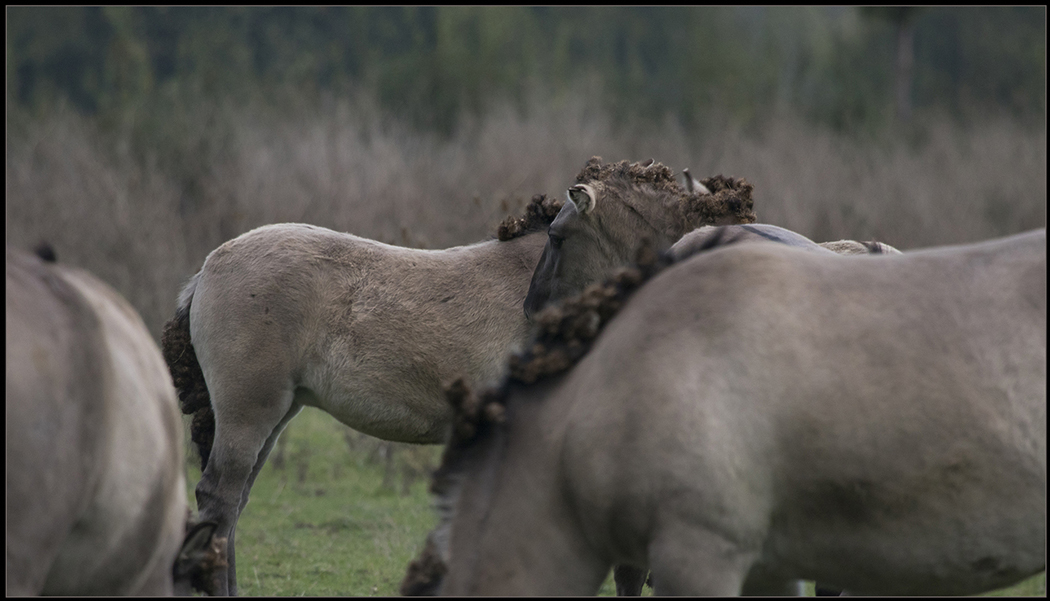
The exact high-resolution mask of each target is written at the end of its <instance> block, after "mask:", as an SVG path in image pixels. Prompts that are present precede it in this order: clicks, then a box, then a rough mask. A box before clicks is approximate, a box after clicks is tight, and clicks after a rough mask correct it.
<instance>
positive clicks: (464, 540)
mask: <svg viewBox="0 0 1050 601" xmlns="http://www.w3.org/2000/svg"><path fill="white" fill-rule="evenodd" d="M541 387H542V388H546V387H545V386H543V385H541ZM534 391H535V390H529V391H528V392H527V393H526V394H528V395H529V396H532V394H533V393H534ZM537 394H542V392H540V393H537ZM542 404H543V403H542V402H540V399H539V398H530V399H528V400H526V401H524V402H522V403H518V404H516V408H517V409H518V410H514V409H511V410H510V413H509V414H508V423H507V426H506V430H504V431H502V432H499V433H498V434H494V436H495V439H493V440H489V441H487V442H486V443H485V444H486V445H487V446H488V448H487V449H485V451H484V453H483V456H482V457H481V458H479V459H478V462H477V463H475V464H474V467H473V469H471V470H470V474H469V475H467V476H466V477H465V480H464V481H463V483H462V487H463V488H461V490H460V491H459V498H458V500H457V503H456V506H457V508H456V517H455V518H454V523H453V532H452V549H451V558H452V566H451V568H450V571H449V574H448V576H447V579H446V583H445V588H444V590H443V591H442V592H443V593H444V594H471V595H481V594H487V595H522V594H527V595H593V594H595V593H596V592H597V590H598V588H599V586H600V585H601V581H602V579H603V578H604V577H605V575H606V573H607V572H608V569H609V565H608V563H607V562H604V561H603V560H602V559H601V558H600V557H598V556H597V555H596V554H595V553H594V551H593V550H592V549H591V547H590V546H589V544H588V541H587V539H586V536H585V534H584V531H583V529H582V527H581V526H580V522H579V519H578V516H577V515H576V512H575V507H574V506H573V504H572V503H571V502H570V501H569V499H567V498H566V495H565V486H564V482H563V475H562V474H561V473H560V472H559V470H558V465H559V456H560V449H561V444H560V439H561V437H562V433H561V432H550V431H546V432H544V431H543V430H549V429H550V428H548V427H546V426H544V423H545V422H546V421H548V420H544V419H543V416H542V415H541V414H539V413H537V412H540V411H542ZM509 541H513V544H508V542H509Z"/></svg>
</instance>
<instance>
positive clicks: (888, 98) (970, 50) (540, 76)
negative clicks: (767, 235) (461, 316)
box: [7, 6, 1046, 133]
mask: <svg viewBox="0 0 1050 601" xmlns="http://www.w3.org/2000/svg"><path fill="white" fill-rule="evenodd" d="M1045 40H1046V9H1045V7H1008V8H999V7H983V8H927V9H906V10H905V9H900V10H897V9H883V10H878V9H876V10H872V9H858V8H835V7H809V8H776V7H735V8H734V7H728V8H684V7H661V8H649V7H641V8H640V7H577V8H561V7H328V8H299V7H267V8H244V7H239V8H229V7H227V8H223V7H185V8H184V7H167V8H165V7H113V6H110V7H64V8H60V7H12V8H8V59H7V60H8V65H7V67H8V68H7V78H8V81H7V84H8V85H7V87H8V101H9V103H14V105H15V108H16V109H23V110H27V111H31V112H32V111H40V110H45V109H46V107H47V106H48V105H49V103H52V102H54V101H55V100H56V99H57V98H63V99H65V100H66V101H68V102H69V103H70V104H72V105H73V106H75V107H76V109H77V110H79V111H81V112H83V113H85V114H91V115H94V114H101V115H106V114H118V113H122V112H126V111H128V110H129V108H131V109H134V107H142V106H157V103H158V102H159V100H158V99H165V98H166V99H169V101H171V102H176V101H177V102H180V103H187V102H199V101H206V100H214V99H233V100H235V101H244V100H255V101H258V100H260V99H261V100H263V101H265V102H271V103H276V104H280V102H282V101H283V100H284V99H296V98H302V97H306V98H313V97H319V96H320V95H323V94H326V93H327V94H336V95H354V94H361V93H367V94H370V95H373V96H374V98H375V101H376V102H377V103H378V105H379V106H380V107H381V108H382V109H383V110H384V111H386V112H388V113H389V114H391V115H396V116H397V117H398V118H399V119H404V120H408V121H409V122H411V123H412V124H413V125H414V126H416V127H418V128H421V129H425V130H433V131H438V132H446V133H447V132H450V131H452V129H454V128H455V127H456V125H457V123H458V121H459V120H460V119H461V118H462V116H463V115H469V114H478V113H480V112H483V111H485V110H486V109H487V108H488V107H489V106H491V105H492V104H493V103H494V102H497V101H510V102H516V103H519V104H520V105H521V106H523V107H524V106H525V102H524V100H523V99H526V98H529V97H530V95H533V96H535V95H541V96H550V98H551V101H552V102H556V101H557V99H558V97H559V96H562V95H565V94H578V93H589V94H594V97H595V98H596V99H597V100H598V101H600V103H601V104H602V105H603V106H602V108H603V109H606V110H609V111H611V112H612V114H613V115H615V116H639V115H641V116H647V117H652V118H655V119H661V118H664V117H666V116H667V115H669V114H670V115H673V116H675V117H676V118H679V119H681V120H682V121H683V122H684V123H691V122H694V121H696V120H698V119H700V118H701V117H702V116H703V115H706V114H709V113H711V112H712V111H717V112H719V113H720V114H723V115H725V116H726V117H727V118H729V119H732V120H734V121H737V122H740V123H744V124H747V123H751V122H754V121H757V120H761V119H762V118H763V117H764V116H767V115H770V114H775V113H776V112H777V111H784V110H790V111H794V112H797V113H801V114H804V115H806V116H808V117H810V118H811V119H814V120H816V121H818V122H822V123H825V124H828V125H831V126H834V127H838V128H850V127H857V126H866V125H873V124H874V125H880V124H884V123H885V122H887V121H888V120H890V119H892V118H894V115H896V116H897V117H898V118H900V117H905V118H907V117H909V116H910V114H911V111H912V110H913V109H914V110H915V111H921V110H928V109H935V110H941V111H944V112H947V113H949V114H953V115H955V116H957V117H960V118H966V117H967V116H968V115H975V114H981V113H982V112H985V111H988V110H996V111H999V112H1005V113H1008V114H1011V115H1013V116H1016V117H1021V118H1030V117H1035V118H1041V117H1042V115H1043V114H1044V113H1045V105H1046V96H1045V69H1046V67H1045V65H1046V62H1045V55H1046V42H1045ZM902 48H903V50H902ZM909 55H910V56H909ZM905 68H906V70H905V71H902V69H905ZM902 86H903V87H902ZM902 102H904V103H906V104H907V110H906V111H905V112H903V113H902V110H901V106H902V104H901V103H902ZM895 106H896V107H897V108H896V110H895V108H894V107H895ZM42 107H44V108H42Z"/></svg>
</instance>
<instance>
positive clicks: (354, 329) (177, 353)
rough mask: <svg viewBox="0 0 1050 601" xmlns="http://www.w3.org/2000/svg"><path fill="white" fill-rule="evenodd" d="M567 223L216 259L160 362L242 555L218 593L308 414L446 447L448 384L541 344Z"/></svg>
mask: <svg viewBox="0 0 1050 601" xmlns="http://www.w3.org/2000/svg"><path fill="white" fill-rule="evenodd" d="M642 188H643V189H647V188H645V187H644V186H643V187H642ZM697 203H698V204H699V206H701V207H705V205H704V204H703V203H704V201H703V200H698V201H697ZM706 208H707V212H706V213H704V214H705V215H717V214H718V213H717V207H713V208H711V207H706ZM560 209H561V201H558V200H556V199H551V198H548V197H546V196H544V195H538V196H535V197H534V198H533V199H532V202H530V203H529V205H528V207H527V209H526V214H525V216H523V217H520V218H509V219H508V220H506V221H505V222H504V223H503V224H501V226H500V228H499V230H498V232H497V239H495V240H491V239H490V240H486V241H482V242H479V243H476V244H471V245H468V246H458V247H454V248H448V249H444V250H421V249H412V248H403V247H398V246H391V245H388V244H383V243H380V242H376V241H374V240H368V239H366V238H361V237H358V236H354V235H352V234H347V233H341V232H335V231H332V230H328V229H325V228H320V227H315V226H310V225H304V224H277V225H268V226H263V227H260V228H257V229H254V230H252V231H250V232H248V233H245V234H243V235H241V236H239V237H237V238H235V239H233V240H230V241H229V242H226V243H225V244H223V245H222V246H220V247H219V248H217V249H215V250H214V251H212V252H211V254H209V255H208V257H207V259H206V260H205V262H204V265H203V267H202V268H201V269H200V271H198V272H197V274H195V275H194V276H193V277H192V278H191V280H190V282H189V283H188V284H187V286H186V287H185V288H184V290H183V291H182V293H181V295H180V297H179V301H178V307H177V309H176V315H175V317H174V318H173V319H172V320H171V321H169V322H168V324H167V325H166V326H165V331H164V336H163V348H164V353H165V357H166V359H167V361H168V364H169V367H170V368H171V370H172V375H173V377H174V379H175V384H176V388H177V389H178V390H179V394H180V402H181V406H182V410H183V412H184V413H195V416H194V420H193V427H192V435H193V440H194V442H196V443H197V445H198V450H199V451H200V456H201V467H202V470H203V475H202V476H201V480H200V482H199V483H198V484H197V487H196V496H197V505H198V508H199V511H200V515H201V519H203V520H211V521H215V522H217V523H218V524H219V529H218V532H217V536H222V537H225V538H227V539H228V541H229V542H228V548H227V557H228V563H229V568H228V570H227V573H226V574H225V575H224V577H223V578H222V579H221V583H220V587H219V591H220V593H221V594H236V591H237V585H236V561H235V548H234V547H235V544H234V540H235V530H236V524H237V519H238V516H239V515H240V514H241V512H242V511H243V510H244V507H245V505H246V504H247V502H248V495H249V492H250V491H251V488H252V484H253V483H254V481H255V478H256V477H257V476H258V474H259V471H260V470H261V469H262V467H263V465H264V463H265V461H266V458H267V456H268V455H269V453H270V450H271V449H272V447H273V445H274V443H275V442H276V440H277V438H278V436H279V435H280V433H281V431H282V430H283V429H284V428H285V426H286V425H287V424H288V422H289V421H291V419H292V418H293V417H295V416H296V415H297V414H298V413H299V411H300V410H301V409H302V408H303V407H304V406H313V407H317V408H319V409H321V410H323V411H325V412H327V413H328V414H330V415H332V416H333V417H335V418H336V419H338V420H339V421H341V422H342V423H344V424H346V425H347V426H349V427H351V428H354V429H355V430H358V431H361V432H364V433H366V434H370V435H372V436H376V437H378V438H381V439H384V440H391V441H398V442H412V443H441V442H444V440H445V435H446V433H447V431H448V424H449V423H450V420H451V415H452V414H451V411H450V410H449V408H448V405H447V404H446V403H445V402H444V396H443V392H442V391H443V387H444V385H445V384H446V383H447V382H448V381H449V380H451V379H452V378H454V377H456V376H459V375H461V374H465V375H466V377H467V378H468V379H469V380H470V381H473V382H486V381H491V380H494V379H496V378H498V377H499V376H500V375H501V373H502V371H503V369H504V367H505V364H506V356H507V354H508V353H509V352H511V351H512V350H514V349H515V348H517V347H518V346H520V345H521V344H522V343H524V342H525V341H527V340H528V336H529V322H528V320H527V318H526V316H525V315H524V314H523V313H522V310H521V306H522V305H521V303H522V301H523V299H524V297H525V293H526V290H527V288H528V286H529V282H530V280H531V277H532V274H533V270H534V269H535V267H536V264H537V261H538V259H539V255H540V253H541V251H542V248H543V246H544V244H545V243H546V239H547V236H546V235H545V229H546V228H547V226H548V225H549V224H550V223H551V221H552V220H553V219H554V217H555V215H557V214H558V212H559V211H560ZM702 223H704V221H697V222H696V223H695V224H696V225H700V224H702Z"/></svg>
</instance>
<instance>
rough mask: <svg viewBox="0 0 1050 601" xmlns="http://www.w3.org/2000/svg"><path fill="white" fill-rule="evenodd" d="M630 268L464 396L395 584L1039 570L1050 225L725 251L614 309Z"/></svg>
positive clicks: (696, 591) (758, 580)
mask: <svg viewBox="0 0 1050 601" xmlns="http://www.w3.org/2000/svg"><path fill="white" fill-rule="evenodd" d="M642 279H644V278H642V277H638V276H637V275H633V276H632V275H630V274H628V275H626V276H623V275H621V276H620V280H619V283H617V284H616V285H615V286H613V287H612V288H611V289H610V288H608V287H606V288H605V289H592V290H588V292H587V293H586V294H588V295H589V297H588V298H586V299H584V300H583V301H581V302H580V303H577V304H576V305H575V308H573V306H570V307H568V308H566V307H560V308H554V309H550V310H548V311H549V312H550V313H551V314H550V315H546V314H541V315H540V316H539V317H538V318H537V320H538V322H539V323H540V330H541V333H542V332H550V331H554V332H556V333H557V332H560V331H568V332H569V334H567V335H563V336H562V339H561V340H558V339H557V336H555V339H554V340H551V339H550V336H548V339H543V340H537V342H535V343H534V344H532V345H531V346H530V347H528V348H530V350H529V351H528V352H526V353H524V354H523V355H520V356H518V357H517V358H516V359H514V360H513V361H512V366H513V367H512V369H513V371H512V379H511V380H509V381H508V382H507V383H505V385H504V386H503V387H502V388H500V389H498V390H490V391H488V392H486V393H485V394H482V395H480V396H478V395H472V394H463V393H462V392H461V391H460V392H457V393H456V395H455V397H456V398H458V399H459V400H458V401H457V407H458V408H457V414H456V418H455V419H454V423H455V424H456V426H455V434H454V436H453V438H452V440H451V441H450V443H449V445H448V447H447V448H446V451H445V456H444V458H443V463H442V466H441V468H440V470H439V472H438V474H437V476H436V479H435V483H434V488H435V490H436V491H437V492H439V493H440V497H439V507H441V508H443V510H444V515H443V519H442V523H441V525H439V527H438V528H437V529H436V530H435V531H434V532H432V533H431V536H430V537H429V538H428V545H427V547H426V550H425V551H424V556H423V557H421V558H420V561H417V562H414V563H413V565H412V568H411V569H410V573H409V576H408V577H407V578H406V588H405V589H403V590H406V592H418V591H424V592H435V591H436V592H440V593H443V594H474V595H501V594H531V595H544V594H559V595H573V594H593V593H594V592H595V591H596V590H597V588H598V587H599V585H600V584H601V582H602V580H603V579H604V578H605V575H606V574H607V573H608V570H609V567H610V566H611V565H614V564H626V565H634V566H641V567H647V568H649V569H651V570H652V574H653V584H654V586H655V592H656V593H658V594H692V595H732V594H739V593H748V594H781V593H785V592H792V591H793V590H794V583H795V582H796V581H797V580H800V579H808V580H816V581H820V582H822V583H827V584H829V585H834V586H837V587H841V588H844V589H846V590H849V591H851V592H853V593H859V594H888V595H912V594H937V595H957V594H975V593H980V592H983V591H988V590H992V589H996V588H1001V587H1003V586H1007V585H1010V584H1013V583H1015V582H1018V581H1020V580H1022V579H1024V578H1026V577H1029V576H1031V575H1034V574H1036V573H1038V572H1040V571H1042V570H1044V569H1045V562H1046V557H1045V545H1046V534H1045V533H1046V232H1045V230H1039V231H1034V232H1028V233H1024V234H1019V235H1015V236H1011V237H1007V238H1002V239H998V240H992V241H988V242H982V243H976V244H968V245H960V246H951V247H942V248H934V249H927V250H922V251H913V252H908V253H904V254H900V255H888V256H882V257H867V256H860V257H853V258H850V259H849V260H844V259H842V258H841V257H835V256H831V255H827V254H824V253H817V252H806V251H802V250H798V249H793V248H785V247H784V246H783V245H773V244H764V243H756V244H731V245H728V246H724V245H718V244H715V245H714V248H713V249H711V250H709V251H707V252H701V253H699V254H697V255H694V256H692V257H689V258H682V260H680V262H678V263H676V264H674V265H673V266H671V267H670V268H668V269H666V270H665V271H663V272H661V273H659V274H657V275H656V276H655V277H653V279H651V280H650V281H649V282H648V283H646V284H645V285H643V286H642V287H641V288H640V289H639V290H638V291H637V293H635V294H634V295H633V296H631V297H630V298H629V299H627V300H626V301H624V300H623V299H624V294H622V290H623V289H624V287H625V285H624V282H627V284H637V283H638V282H640V281H641V280H642ZM627 287H629V286H627ZM619 305H622V309H621V310H619V312H618V313H616V309H617V307H618V306H619ZM613 314H615V317H611V316H612V315H613ZM610 317H611V321H610V322H609V324H608V326H607V327H605V328H604V329H602V328H601V326H602V325H603V324H604V323H605V322H606V321H609V319H610ZM559 328H560V329H559ZM581 340H582V342H581ZM588 347H589V350H587V349H588ZM575 357H582V358H580V359H579V360H578V362H577V363H575V365H572V366H571V367H569V368H568V369H566V367H568V366H570V365H571V364H572V360H573V359H574V358H575Z"/></svg>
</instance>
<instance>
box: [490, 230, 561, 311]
mask: <svg viewBox="0 0 1050 601" xmlns="http://www.w3.org/2000/svg"><path fill="white" fill-rule="evenodd" d="M546 242H547V234H546V232H544V231H542V230H539V231H535V232H529V233H527V234H525V235H523V236H519V237H517V238H514V239H512V240H506V241H502V242H500V241H496V240H490V241H488V242H482V243H481V244H477V245H475V246H474V247H473V248H475V249H476V252H477V255H476V256H475V257H473V258H472V260H473V261H474V262H475V264H476V265H478V266H479V267H481V268H482V269H483V270H484V272H485V273H486V274H487V277H488V278H491V280H492V283H493V285H497V286H501V287H505V288H506V289H507V290H508V291H509V292H511V293H512V294H514V295H515V296H517V301H516V302H520V301H521V300H523V299H524V298H525V293H526V292H527V291H528V289H529V282H530V281H532V272H533V271H535V270H536V264H537V263H539V260H540V254H542V253H543V245H544V244H546ZM519 292H520V296H519Z"/></svg>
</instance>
